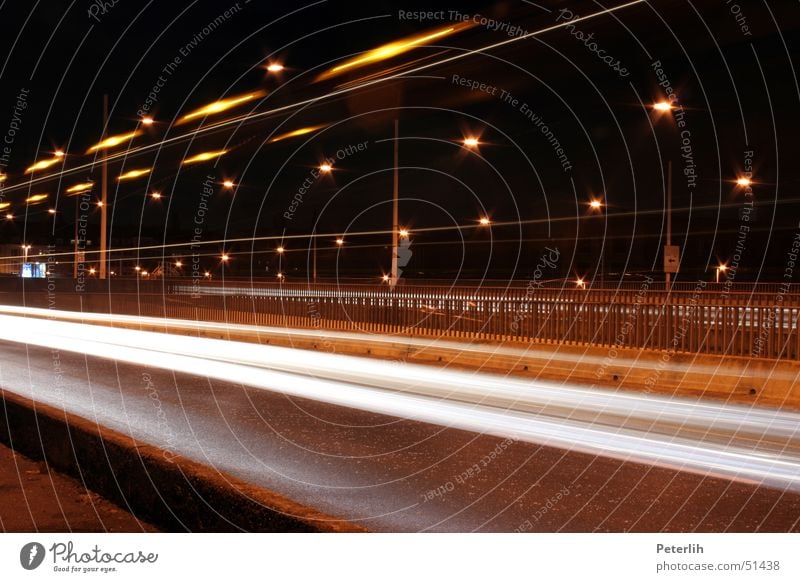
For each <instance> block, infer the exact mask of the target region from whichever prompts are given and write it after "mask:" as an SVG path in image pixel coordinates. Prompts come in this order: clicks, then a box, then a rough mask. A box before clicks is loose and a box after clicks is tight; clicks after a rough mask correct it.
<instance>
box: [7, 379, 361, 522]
mask: <svg viewBox="0 0 800 582" xmlns="http://www.w3.org/2000/svg"><path fill="white" fill-rule="evenodd" d="M0 399H2V403H3V416H2V418H0V441H2V442H4V443H6V444H7V445H9V446H10V447H11V448H13V449H14V450H16V451H18V452H20V453H22V454H24V455H26V456H28V457H31V458H33V459H37V460H44V461H45V462H46V463H47V464H48V466H50V467H52V468H54V469H57V470H59V471H61V472H63V473H67V474H69V475H71V476H73V477H76V478H77V479H79V480H81V481H82V482H83V483H84V484H85V485H86V487H87V488H88V489H91V490H93V491H95V492H97V493H99V494H101V495H103V496H104V497H106V498H108V499H110V500H112V501H114V502H115V503H117V504H118V505H120V506H121V507H124V508H127V509H129V510H130V511H131V512H132V513H133V514H134V515H136V516H137V517H138V518H140V519H142V520H144V521H147V522H149V523H151V524H153V525H155V526H156V527H158V528H159V529H161V530H163V531H173V532H174V531H181V532H182V531H203V532H237V531H249V532H254V531H258V532H361V531H366V530H364V529H363V528H361V527H359V526H357V525H354V524H352V523H349V522H346V521H343V520H340V519H337V518H334V517H331V516H328V515H325V514H323V513H322V512H319V511H317V510H315V509H312V508H310V507H306V506H303V505H301V504H299V503H296V502H294V501H291V500H290V499H287V498H285V497H283V496H282V495H279V494H277V493H273V492H270V491H267V490H265V489H262V488H259V487H255V486H253V485H250V484H247V483H245V482H243V481H241V480H239V479H237V478H235V477H231V476H230V475H226V474H223V473H220V472H219V471H216V470H214V469H213V468H211V467H208V466H205V465H202V464H200V463H197V462H195V461H192V460H190V459H187V458H184V457H181V456H176V455H174V454H173V453H171V452H168V451H165V450H162V449H159V448H158V447H154V446H151V445H147V444H144V443H141V442H138V441H136V440H135V439H134V438H132V437H130V436H127V435H124V434H122V433H119V432H117V431H114V430H111V429H108V428H105V427H101V426H99V425H97V424H96V423H93V422H91V421H89V420H87V419H85V418H81V417H79V416H76V415H73V414H70V413H66V412H64V411H63V410H59V409H57V408H54V407H52V406H48V405H45V404H41V403H39V402H35V401H33V400H30V399H28V398H24V397H22V396H19V395H17V394H13V393H10V392H7V391H6V390H3V389H2V388H0Z"/></svg>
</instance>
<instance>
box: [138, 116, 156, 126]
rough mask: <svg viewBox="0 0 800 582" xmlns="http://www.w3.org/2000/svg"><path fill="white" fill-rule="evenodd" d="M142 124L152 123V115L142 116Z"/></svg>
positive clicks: (153, 121)
mask: <svg viewBox="0 0 800 582" xmlns="http://www.w3.org/2000/svg"><path fill="white" fill-rule="evenodd" d="M141 121H142V125H153V124H154V123H155V120H154V119H153V118H152V117H142V120H141Z"/></svg>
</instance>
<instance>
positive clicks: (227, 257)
mask: <svg viewBox="0 0 800 582" xmlns="http://www.w3.org/2000/svg"><path fill="white" fill-rule="evenodd" d="M220 259H222V262H223V263H227V262H228V261H229V260H230V257H229V256H228V255H227V254H223V255H222V256H221V257H220Z"/></svg>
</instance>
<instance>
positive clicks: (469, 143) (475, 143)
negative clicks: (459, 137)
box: [464, 137, 481, 148]
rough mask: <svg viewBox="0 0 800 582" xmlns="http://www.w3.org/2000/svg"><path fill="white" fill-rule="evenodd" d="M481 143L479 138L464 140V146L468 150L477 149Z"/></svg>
mask: <svg viewBox="0 0 800 582" xmlns="http://www.w3.org/2000/svg"><path fill="white" fill-rule="evenodd" d="M480 143H481V142H480V141H478V138H477V137H466V138H464V145H465V146H467V147H468V148H476V147H478V146H479V145H480Z"/></svg>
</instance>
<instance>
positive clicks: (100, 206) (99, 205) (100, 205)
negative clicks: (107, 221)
mask: <svg viewBox="0 0 800 582" xmlns="http://www.w3.org/2000/svg"><path fill="white" fill-rule="evenodd" d="M97 206H98V207H99V208H102V207H103V201H102V200H98V201H97Z"/></svg>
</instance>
